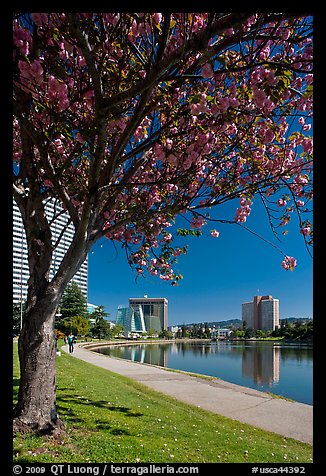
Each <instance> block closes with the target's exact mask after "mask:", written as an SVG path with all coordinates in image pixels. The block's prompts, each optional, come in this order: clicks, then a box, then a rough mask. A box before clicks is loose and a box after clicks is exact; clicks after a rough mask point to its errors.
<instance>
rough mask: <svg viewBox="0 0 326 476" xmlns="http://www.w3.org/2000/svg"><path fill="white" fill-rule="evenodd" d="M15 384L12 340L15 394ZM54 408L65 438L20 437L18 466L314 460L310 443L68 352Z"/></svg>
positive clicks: (16, 456)
mask: <svg viewBox="0 0 326 476" xmlns="http://www.w3.org/2000/svg"><path fill="white" fill-rule="evenodd" d="M18 382H19V366H18V358H17V344H14V398H17V392H18ZM57 405H58V411H59V415H60V417H61V418H62V419H63V420H64V421H65V422H66V427H67V433H66V435H65V436H64V437H63V438H62V439H61V440H59V441H58V440H57V439H55V438H53V437H36V436H33V435H18V436H17V437H16V438H15V440H14V461H15V462H16V463H19V462H53V463H63V462H69V463H78V462H80V463H88V462H92V463H94V462H96V463H99V462H106V463H109V462H114V463H127V462H129V463H137V462H139V463H144V462H146V463H216V462H236V463H240V462H251V463H259V462H265V463H275V462H280V463H292V462H294V463H309V462H312V447H311V446H310V445H308V444H304V443H300V442H297V441H295V440H291V439H286V438H283V437H282V436H278V435H275V434H273V433H269V432H266V431H263V430H259V429H256V428H254V427H252V426H249V425H246V424H243V423H238V422H235V421H233V420H230V419H228V418H225V417H222V416H219V415H215V414H214V413H211V412H208V411H205V410H202V409H200V408H197V407H194V406H191V405H187V404H184V403H181V402H179V401H177V400H175V399H173V398H170V397H168V396H165V395H163V394H161V393H158V392H155V391H152V390H150V389H148V388H147V387H145V386H143V385H142V384H139V383H137V382H134V381H133V380H130V379H128V378H126V377H122V376H120V375H118V374H114V373H112V372H109V371H107V370H104V369H101V368H98V367H96V366H93V365H91V364H87V363H85V362H82V361H80V360H77V359H76V358H74V357H71V356H69V355H68V354H65V353H64V352H62V355H61V356H60V357H57Z"/></svg>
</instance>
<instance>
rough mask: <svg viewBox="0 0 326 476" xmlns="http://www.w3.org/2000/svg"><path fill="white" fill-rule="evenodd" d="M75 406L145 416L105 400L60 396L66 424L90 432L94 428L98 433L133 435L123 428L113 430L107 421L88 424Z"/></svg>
mask: <svg viewBox="0 0 326 476" xmlns="http://www.w3.org/2000/svg"><path fill="white" fill-rule="evenodd" d="M60 390H67V389H60ZM73 405H76V406H77V405H85V406H86V407H87V406H89V407H90V408H94V407H96V408H100V409H104V410H109V411H110V412H119V413H123V414H124V415H126V416H128V417H140V416H143V415H144V414H143V413H140V412H135V411H133V410H132V409H131V408H128V407H123V406H115V405H111V404H109V403H108V402H106V401H105V400H90V399H89V398H86V397H80V396H75V395H69V394H63V395H60V393H59V394H58V398H57V409H58V413H59V415H60V417H61V418H63V420H65V421H66V422H69V423H70V424H72V425H76V426H82V427H83V428H85V426H88V430H91V429H92V427H93V429H94V426H95V428H96V431H100V430H104V431H109V432H110V433H111V434H112V435H117V436H119V435H127V436H128V435H131V433H130V432H129V431H128V430H126V429H124V428H123V429H122V428H116V427H115V428H113V427H112V425H111V424H110V423H109V422H108V421H106V420H99V419H95V420H93V422H89V424H87V422H86V420H87V418H84V419H83V418H82V417H81V415H80V413H79V412H78V407H77V408H76V407H75V408H72V407H73ZM94 416H96V415H94Z"/></svg>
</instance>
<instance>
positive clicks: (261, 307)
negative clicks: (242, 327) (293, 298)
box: [242, 296, 280, 331]
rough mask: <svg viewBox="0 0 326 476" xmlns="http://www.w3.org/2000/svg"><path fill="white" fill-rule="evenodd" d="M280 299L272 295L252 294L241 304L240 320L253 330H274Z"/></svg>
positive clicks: (278, 314) (277, 323) (278, 317)
mask: <svg viewBox="0 0 326 476" xmlns="http://www.w3.org/2000/svg"><path fill="white" fill-rule="evenodd" d="M279 308H280V301H279V300H278V299H273V297H272V296H254V300H253V301H252V302H244V303H243V304H242V322H244V321H245V322H246V326H247V327H251V328H252V329H254V330H257V329H260V330H263V331H269V330H275V329H277V328H278V327H279V319H280V311H279Z"/></svg>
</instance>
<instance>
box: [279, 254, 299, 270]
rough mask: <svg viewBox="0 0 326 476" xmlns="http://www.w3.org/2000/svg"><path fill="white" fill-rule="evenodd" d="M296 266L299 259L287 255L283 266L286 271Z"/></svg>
mask: <svg viewBox="0 0 326 476" xmlns="http://www.w3.org/2000/svg"><path fill="white" fill-rule="evenodd" d="M296 266H297V260H296V259H295V258H293V257H292V256H285V258H284V260H283V261H282V268H284V269H285V270H286V271H288V270H290V271H293V270H294V268H295V267H296Z"/></svg>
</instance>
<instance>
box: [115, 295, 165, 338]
mask: <svg viewBox="0 0 326 476" xmlns="http://www.w3.org/2000/svg"><path fill="white" fill-rule="evenodd" d="M116 323H117V324H121V325H122V326H123V327H124V328H125V331H126V332H137V333H144V332H148V331H150V330H151V331H154V332H158V333H160V332H162V331H163V330H166V329H167V325H168V300H167V299H166V298H149V297H147V296H144V297H143V298H130V299H129V307H123V306H119V308H118V313H117V319H116Z"/></svg>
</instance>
